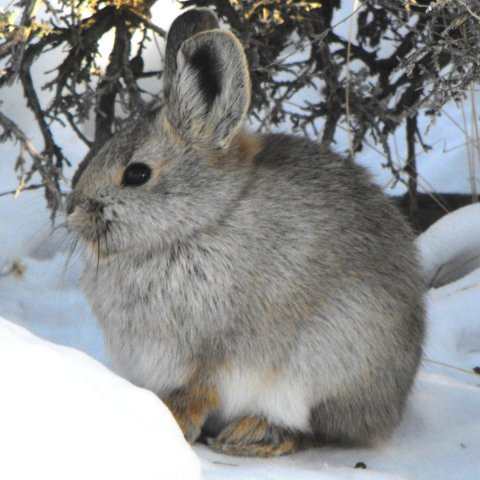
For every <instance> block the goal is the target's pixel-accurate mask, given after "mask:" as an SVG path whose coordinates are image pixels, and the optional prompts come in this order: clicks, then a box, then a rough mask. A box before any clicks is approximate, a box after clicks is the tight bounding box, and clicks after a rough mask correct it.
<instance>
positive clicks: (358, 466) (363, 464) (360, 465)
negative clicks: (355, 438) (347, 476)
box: [355, 462, 367, 469]
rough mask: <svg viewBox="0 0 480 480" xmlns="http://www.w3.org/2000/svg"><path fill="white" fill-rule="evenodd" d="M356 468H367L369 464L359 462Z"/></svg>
mask: <svg viewBox="0 0 480 480" xmlns="http://www.w3.org/2000/svg"><path fill="white" fill-rule="evenodd" d="M355 468H364V469H365V468H367V465H365V463H363V462H358V463H356V464H355Z"/></svg>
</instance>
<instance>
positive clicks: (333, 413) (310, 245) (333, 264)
mask: <svg viewBox="0 0 480 480" xmlns="http://www.w3.org/2000/svg"><path fill="white" fill-rule="evenodd" d="M166 48H167V49H166V65H165V71H164V93H165V105H164V106H163V108H161V109H160V110H159V111H157V112H155V113H153V114H151V115H150V116H149V117H148V118H145V119H143V120H142V121H140V122H138V123H137V124H135V125H132V126H131V127H130V128H128V129H127V130H125V131H123V132H121V133H118V134H116V135H114V136H113V137H112V138H111V139H110V140H109V141H108V142H107V143H106V144H105V145H104V146H103V147H102V148H101V149H100V150H99V151H98V152H97V153H96V154H94V155H92V158H90V159H89V160H88V161H84V162H83V164H82V165H81V166H80V168H79V170H78V171H77V173H76V174H75V177H74V180H73V187H74V189H73V192H72V194H71V196H70V198H69V202H68V208H67V213H68V217H67V221H68V225H69V228H70V229H71V230H72V231H73V232H74V233H75V234H76V235H78V237H79V238H80V239H81V240H82V242H83V244H84V245H86V246H87V248H86V252H87V261H86V267H85V271H84V273H83V276H82V286H83V289H84V291H85V293H86V295H87V297H88V299H89V301H90V303H91V305H92V307H93V310H94V312H95V314H96V316H97V318H98V320H99V322H100V323H101V325H102V327H103V330H104V332H105V337H106V342H107V345H108V348H109V351H110V352H111V356H112V361H113V364H114V366H115V368H116V369H117V370H118V371H120V372H121V373H122V374H123V375H124V376H126V377H127V378H129V379H130V380H131V381H132V382H134V383H135V384H137V385H140V386H142V387H145V388H148V389H150V390H152V391H154V392H155V393H157V394H158V395H159V397H160V398H161V399H162V400H163V401H164V402H165V403H166V404H167V405H168V406H169V408H170V409H171V411H172V413H173V415H174V416H175V418H176V419H177V421H178V423H179V425H180V427H181V428H182V430H183V432H184V434H185V437H186V438H187V440H188V441H189V442H192V443H193V442H195V441H196V440H197V439H199V437H200V435H201V434H203V438H205V440H206V441H207V442H208V443H209V444H210V446H211V447H212V448H213V449H215V450H217V451H219V452H224V453H226V454H230V455H250V456H275V455H283V454H287V453H291V452H294V451H296V450H298V449H299V448H303V447H305V446H306V445H311V444H317V445H323V444H326V443H333V442H335V443H337V442H339V443H341V444H368V443H371V442H372V441H374V440H376V439H381V438H384V437H385V436H387V435H388V434H390V433H391V431H392V429H393V428H394V427H395V425H397V424H398V423H399V421H400V418H401V416H402V411H403V410H404V407H405V403H406V399H407V396H408V393H409V391H410V389H411V386H412V382H413V380H414V376H415V373H416V371H417V367H418V365H419V361H420V356H421V350H422V340H423V334H424V309H423V293H424V285H423V281H422V278H421V274H420V272H419V266H418V262H417V252H416V250H415V247H414V243H413V240H412V239H413V236H412V232H411V231H410V229H409V228H408V226H407V225H406V223H405V222H404V221H403V219H402V217H401V215H400V214H399V212H398V211H397V210H396V208H395V207H394V206H392V205H391V204H390V202H389V200H387V199H386V198H385V196H384V195H383V193H382V192H381V190H380V189H379V188H377V187H376V186H375V185H374V184H373V183H372V181H371V180H370V179H369V177H368V175H367V174H366V172H365V171H364V170H363V169H362V168H360V167H359V166H357V165H355V164H354V163H353V162H351V161H349V160H345V159H343V158H340V157H338V156H337V155H335V154H333V153H331V152H329V151H326V150H325V149H322V147H320V146H319V145H318V144H317V143H314V142H312V141H309V140H307V139H305V138H298V137H294V136H289V135H263V136H262V135H252V134H248V133H246V131H245V130H244V129H243V127H242V126H243V123H244V120H245V116H246V113H247V110H248V107H249V101H250V95H251V92H250V78H249V71H248V66H247V62H246V59H245V54H244V52H243V49H242V46H241V44H240V43H239V41H238V40H237V39H236V38H235V36H234V35H232V34H231V33H229V32H225V31H222V30H220V29H218V22H217V19H216V17H215V16H214V15H213V14H212V13H211V12H209V11H208V10H205V9H198V10H190V11H188V12H186V13H184V14H183V15H181V16H180V17H179V18H177V20H176V21H175V22H174V23H173V25H172V27H171V30H170V32H169V34H168V39H167V47H166Z"/></svg>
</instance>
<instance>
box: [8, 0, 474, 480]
mask: <svg viewBox="0 0 480 480" xmlns="http://www.w3.org/2000/svg"><path fill="white" fill-rule="evenodd" d="M0 3H1V0H0ZM163 13H165V12H163ZM171 18H172V15H170V14H169V15H164V16H163V20H162V21H163V22H164V24H163V26H166V24H168V22H169V21H170V20H171ZM160 23H161V22H160ZM39 69H40V67H39ZM17 88H18V87H17V86H14V87H12V88H11V89H10V90H8V91H6V90H2V91H0V96H1V100H3V101H4V105H3V106H2V108H5V110H6V111H7V110H8V112H9V114H11V115H12V116H13V117H14V119H15V120H16V121H21V123H22V125H25V124H27V125H28V124H29V121H30V116H29V115H28V113H27V112H26V110H25V109H24V108H23V107H22V106H21V100H20V97H21V96H20V95H19V93H18V91H17ZM45 101H46V100H45ZM468 107H469V106H468V104H466V106H465V109H466V117H467V118H468V117H469V115H470V112H469V111H468ZM446 113H447V114H446V115H444V116H443V117H441V118H440V119H439V120H438V121H437V124H436V125H435V126H434V127H433V128H432V129H431V131H430V134H429V136H428V140H429V141H430V143H432V144H433V145H434V150H433V152H430V153H428V154H425V155H424V156H422V157H421V161H420V170H421V171H420V173H421V175H422V178H423V179H425V182H428V183H423V184H422V186H423V187H424V189H426V190H428V189H429V188H428V185H433V186H434V187H435V188H438V189H440V190H442V191H469V188H470V183H469V180H468V176H469V174H470V172H469V170H468V162H467V155H466V148H465V146H464V145H462V143H464V138H463V137H462V135H461V134H459V130H458V128H457V127H455V124H460V125H461V124H462V118H463V113H462V112H461V110H458V109H457V108H456V106H455V105H449V106H448V107H447V109H446ZM454 127H455V128H454ZM28 133H29V135H30V136H31V137H32V139H33V141H34V143H39V137H38V132H36V131H35V129H34V128H33V126H32V127H31V129H30V130H28ZM58 134H59V135H60V138H61V139H62V146H63V148H64V152H65V153H66V155H67V156H68V157H69V158H71V159H72V160H74V161H77V160H79V159H80V158H81V156H82V154H83V151H82V150H81V148H79V147H78V145H77V143H76V142H75V141H74V136H73V135H72V134H71V132H68V131H59V132H58ZM399 151H400V152H401V151H402V147H401V145H400V147H399ZM15 156H16V148H15V147H14V146H12V145H5V144H0V192H3V191H5V190H11V189H14V188H15V186H16V178H15V175H14V174H13V173H12V165H13V162H14V160H15ZM400 156H401V153H400ZM439 156H441V161H439V158H438V157H439ZM360 161H361V162H362V163H364V164H366V165H367V166H368V167H369V168H370V169H371V170H372V172H373V173H374V175H375V178H376V179H377V181H378V182H379V183H381V184H382V185H386V184H387V183H388V180H389V178H388V175H386V174H385V172H384V171H382V170H381V169H380V168H379V167H378V166H379V164H380V162H379V161H378V155H377V154H376V153H375V152H374V151H373V150H371V149H369V148H367V149H366V150H365V151H364V152H362V155H361V158H360ZM70 173H71V172H70ZM477 182H478V179H477ZM418 242H419V246H420V248H421V251H422V254H423V259H424V262H425V270H426V272H427V274H428V276H429V278H430V279H431V280H432V285H434V286H435V288H432V289H431V290H430V292H429V295H428V299H427V300H428V339H427V344H426V348H425V358H424V361H423V365H422V368H421V372H420V374H419V376H418V380H417V382H416V385H415V388H414V391H413V394H412V396H411V399H410V402H409V406H408V409H407V412H406V415H405V418H404V421H403V423H402V424H401V426H400V427H399V428H398V430H397V431H396V432H395V435H394V436H393V438H392V439H391V440H390V441H389V442H385V443H383V444H382V445H379V446H377V447H376V448H372V449H342V448H322V449H315V450H309V451H306V452H302V453H299V454H296V455H293V456H291V457H285V458H280V459H275V460H255V459H239V458H229V457H225V456H222V455H219V454H216V453H213V452H211V451H210V450H209V449H208V448H207V447H204V446H196V447H194V449H193V450H192V449H191V448H190V447H188V445H186V443H185V442H184V441H183V438H182V436H181V434H180V431H179V429H178V428H177V427H176V425H175V423H174V421H173V418H172V417H171V415H170V413H169V412H168V410H166V408H165V407H164V406H163V404H162V403H161V402H160V400H158V399H157V398H156V397H154V396H153V395H152V394H151V393H149V392H146V391H145V390H142V389H139V388H136V387H134V386H133V385H131V384H130V383H129V382H127V381H125V380H123V379H120V378H118V377H117V376H115V375H114V374H113V373H111V372H110V371H109V370H108V358H107V355H106V352H105V350H104V346H103V339H102V335H101V332H100V330H99V328H98V325H97V323H96V320H95V318H94V317H93V315H92V312H91V310H90V308H89V306H88V305H87V303H86V301H85V299H84V297H83V295H82V293H81V292H80V290H79V288H78V274H79V271H80V268H81V260H80V259H79V258H73V259H71V261H70V264H69V267H68V268H65V262H66V255H65V248H64V247H65V245H64V244H63V242H62V236H61V234H60V233H59V234H57V235H54V236H50V234H49V220H48V213H47V212H46V210H45V204H44V201H43V198H42V195H41V193H40V192H24V193H22V194H21V195H20V197H19V198H18V199H14V198H13V197H11V196H8V197H0V379H1V380H2V382H1V384H0V385H1V386H0V399H1V400H0V452H1V454H0V458H1V461H0V479H2V480H3V479H6V480H27V479H28V480H30V479H38V480H43V479H45V480H46V479H48V480H57V479H58V480H60V479H62V480H63V479H65V478H69V479H72V478H74V479H76V478H78V479H82V480H84V479H93V480H96V479H99V480H100V479H101V480H109V479H115V480H123V479H125V480H126V479H135V480H143V479H145V480H146V479H153V478H155V479H175V478H178V479H186V480H190V479H197V478H203V479H205V480H210V479H211V480H214V479H215V480H220V479H221V480H223V479H242V480H247V479H248V480H250V479H253V480H257V479H265V480H266V479H269V480H273V479H275V480H283V479H285V480H286V479H292V480H293V479H295V480H297V479H299V480H307V479H319V480H323V479H334V480H338V479H400V478H401V479H425V480H440V479H448V480H450V479H458V480H477V479H479V478H480V422H479V421H478V418H479V414H478V412H479V406H480V375H477V374H475V373H474V372H473V368H474V367H476V366H480V268H479V266H480V264H479V258H480V256H479V254H480V207H479V206H478V205H476V206H471V207H467V208H465V209H462V210H461V211H459V212H457V213H455V214H452V215H449V216H448V217H445V218H444V219H442V220H441V221H440V222H439V223H438V224H436V225H434V226H433V227H432V229H431V230H429V231H428V232H426V233H425V234H423V235H422V236H421V237H420V238H419V241H418ZM27 330H28V331H27ZM52 342H53V343H52ZM69 347H70V348H69ZM81 352H84V353H81ZM105 366H106V367H107V368H106V367H105ZM359 462H363V463H364V464H365V465H366V467H367V468H366V469H360V468H354V466H355V465H356V464H357V463H359Z"/></svg>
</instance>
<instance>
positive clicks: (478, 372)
mask: <svg viewBox="0 0 480 480" xmlns="http://www.w3.org/2000/svg"><path fill="white" fill-rule="evenodd" d="M473 371H474V372H475V373H477V374H478V375H480V367H473Z"/></svg>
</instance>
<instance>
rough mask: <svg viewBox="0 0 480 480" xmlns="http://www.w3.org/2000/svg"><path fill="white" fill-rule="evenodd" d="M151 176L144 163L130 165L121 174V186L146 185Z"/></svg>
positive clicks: (150, 170) (150, 171) (148, 168)
mask: <svg viewBox="0 0 480 480" xmlns="http://www.w3.org/2000/svg"><path fill="white" fill-rule="evenodd" d="M151 175H152V169H151V168H150V167H149V166H148V165H145V164H144V163H132V164H131V165H129V166H128V167H127V168H126V169H125V172H123V178H122V185H123V186H126V187H138V186H139V185H143V184H144V183H147V182H148V180H149V179H150V177H151Z"/></svg>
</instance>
